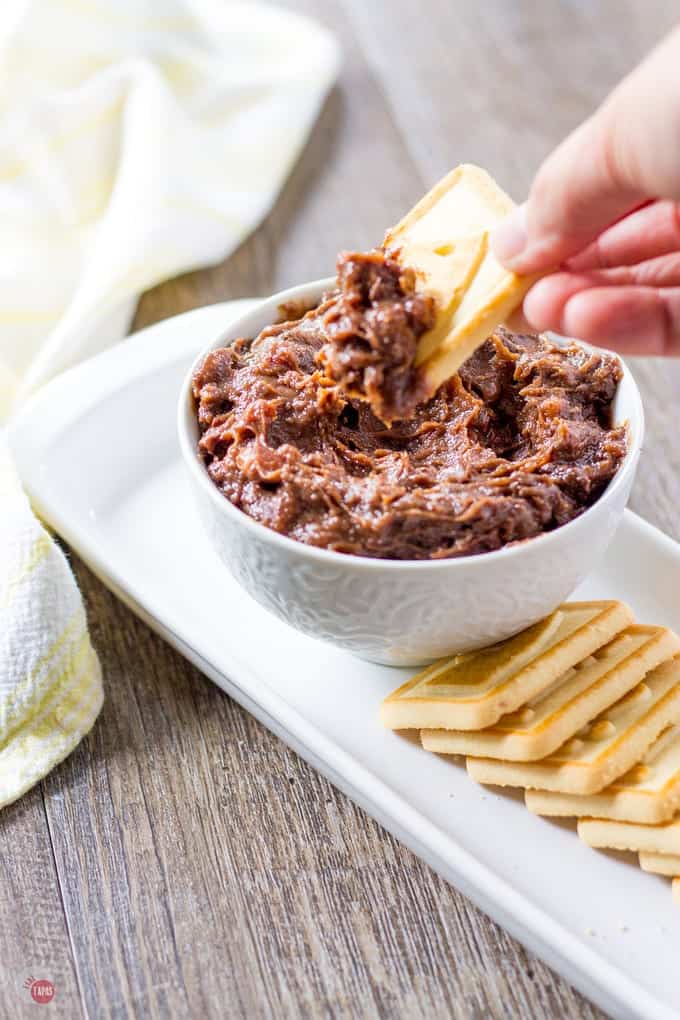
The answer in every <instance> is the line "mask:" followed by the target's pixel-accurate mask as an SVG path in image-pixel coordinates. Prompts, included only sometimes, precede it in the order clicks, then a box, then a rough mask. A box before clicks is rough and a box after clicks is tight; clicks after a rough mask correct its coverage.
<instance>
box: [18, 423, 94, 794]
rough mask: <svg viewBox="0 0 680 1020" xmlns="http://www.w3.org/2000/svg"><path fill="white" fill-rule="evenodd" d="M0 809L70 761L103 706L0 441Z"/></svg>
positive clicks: (70, 608) (57, 564) (79, 621)
mask: <svg viewBox="0 0 680 1020" xmlns="http://www.w3.org/2000/svg"><path fill="white" fill-rule="evenodd" d="M0 507H1V508H2V511H1V513H0V806H4V805H5V804H9V803H11V802H12V801H13V800H16V798H17V797H20V796H21V794H22V793H24V792H25V791H26V790H28V789H29V788H30V787H31V786H33V784H34V783H36V782H37V781H38V780H39V779H42V777H43V776H44V775H46V774H47V772H49V771H50V769H51V768H52V767H53V766H54V765H56V764H57V762H60V761H61V760H62V759H63V758H65V757H66V755H67V754H69V753H70V752H71V751H72V750H73V748H74V747H75V746H76V744H78V742H79V741H80V740H81V738H82V737H83V735H84V734H85V733H87V731H88V730H89V729H90V727H91V726H92V724H93V722H94V721H95V719H96V718H97V715H98V713H99V709H100V708H101V705H102V700H103V695H102V680H101V671H100V668H99V660H98V659H97V656H96V654H95V652H94V650H93V648H92V645H91V644H90V638H89V635H88V632H87V624H86V621H85V613H84V610H83V604H82V600H81V598H80V593H79V591H78V588H77V587H76V583H75V581H74V579H73V575H72V574H71V570H70V568H69V566H68V564H67V562H66V559H65V558H64V554H63V553H62V552H61V550H60V549H59V548H58V546H57V545H56V544H55V543H54V542H53V541H52V539H51V538H50V537H49V535H48V534H47V532H46V531H45V529H44V528H43V527H42V526H41V525H40V524H39V523H38V521H37V520H36V518H35V517H34V515H33V514H32V512H31V510H30V507H29V505H28V501H27V499H26V497H25V495H24V493H23V492H22V490H21V486H20V485H19V481H18V479H17V478H16V475H15V474H14V471H13V468H12V465H11V463H10V460H9V456H8V452H7V448H6V444H5V443H4V441H3V439H2V436H0Z"/></svg>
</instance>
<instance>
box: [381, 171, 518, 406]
mask: <svg viewBox="0 0 680 1020" xmlns="http://www.w3.org/2000/svg"><path fill="white" fill-rule="evenodd" d="M514 208H515V204H514V202H513V201H512V199H510V198H509V197H508V196H507V195H506V194H505V192H504V191H502V190H501V188H499V187H498V185H497V184H496V182H495V181H494V180H493V178H492V177H491V176H490V175H489V174H488V173H487V172H486V171H485V170H482V169H481V168H480V167H477V166H472V165H470V164H462V165H461V166H458V167H456V168H455V170H452V171H451V172H450V173H449V174H447V175H446V177H444V178H443V180H441V181H439V183H438V184H436V185H435V186H434V188H432V190H431V191H429V192H428V193H427V195H425V196H424V197H423V198H422V199H421V200H420V201H419V202H418V203H417V205H415V206H414V208H413V209H411V211H410V212H409V213H407V214H406V216H405V217H404V218H403V219H402V220H401V221H400V222H399V223H398V224H397V225H396V227H393V228H392V229H391V230H389V231H388V232H387V234H386V235H385V240H384V242H383V248H384V249H385V250H386V252H387V253H388V254H389V256H390V257H391V258H394V259H396V260H397V261H398V262H400V263H401V264H402V265H403V266H404V267H405V268H406V267H409V268H411V269H415V271H416V274H417V277H418V288H419V289H421V290H422V291H423V292H424V293H427V294H430V295H432V296H434V297H435V299H436V302H437V317H436V322H435V325H434V326H433V327H432V329H430V330H428V331H427V333H425V334H423V336H422V337H421V339H420V341H419V345H418V354H417V357H416V364H419V365H420V364H422V365H424V370H425V373H426V376H427V378H428V381H429V382H430V384H431V389H432V391H433V392H434V390H435V389H437V388H438V387H439V386H440V385H441V383H442V382H444V380H445V379H448V378H450V376H452V375H453V374H454V372H455V371H456V370H457V369H458V368H459V366H460V365H462V363H463V362H464V361H466V360H467V358H469V357H470V355H471V354H472V353H473V352H474V350H475V348H477V347H478V346H479V345H480V344H481V343H483V342H484V341H485V340H486V338H487V337H488V336H489V335H490V334H491V333H493V331H494V329H496V327H497V326H499V325H500V324H501V323H502V322H504V321H505V320H506V319H507V318H508V316H509V315H510V314H511V313H512V312H513V311H514V310H515V309H516V308H517V307H518V306H519V304H520V303H521V301H522V298H523V297H524V295H525V293H526V291H527V290H528V288H529V287H530V286H531V284H532V283H533V282H534V280H535V279H536V277H520V276H516V275H515V274H514V273H510V272H508V270H507V269H505V268H504V267H503V266H502V265H501V264H500V262H498V261H497V260H496V258H495V256H494V255H493V252H492V251H491V248H490V246H489V233H490V231H491V230H492V229H493V227H494V226H495V225H496V224H497V223H499V222H500V221H501V220H502V219H504V218H505V217H506V216H507V215H508V213H509V212H511V211H512V209H514Z"/></svg>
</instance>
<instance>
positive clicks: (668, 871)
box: [638, 850, 680, 878]
mask: <svg viewBox="0 0 680 1020" xmlns="http://www.w3.org/2000/svg"><path fill="white" fill-rule="evenodd" d="M638 856H639V859H640V867H641V868H642V870H643V871H650V872H651V873H652V874H654V875H670V876H671V877H675V878H677V877H678V876H680V854H655V853H652V852H651V851H650V850H641V851H640V853H639V855H638Z"/></svg>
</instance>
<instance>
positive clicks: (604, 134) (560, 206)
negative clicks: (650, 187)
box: [491, 113, 645, 274]
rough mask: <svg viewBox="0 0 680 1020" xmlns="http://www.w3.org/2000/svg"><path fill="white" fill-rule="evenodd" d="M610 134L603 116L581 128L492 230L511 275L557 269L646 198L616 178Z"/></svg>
mask: <svg viewBox="0 0 680 1020" xmlns="http://www.w3.org/2000/svg"><path fill="white" fill-rule="evenodd" d="M611 131H612V128H611V127H610V124H609V119H608V118H607V119H606V120H605V119H604V117H603V115H602V114H601V113H599V114H598V115H596V117H594V118H592V119H591V120H589V121H586V123H585V124H582V125H581V127H580V128H578V129H577V130H576V131H575V132H574V133H573V134H572V135H570V136H569V137H568V138H567V140H566V141H565V142H563V143H562V145H560V147H559V148H558V149H556V150H555V152H554V153H553V154H552V155H551V156H550V157H549V158H548V159H547V160H546V162H545V163H544V164H543V166H542V167H541V168H540V170H539V171H538V174H537V175H536V177H535V179H534V182H533V184H532V186H531V191H530V193H529V199H528V201H527V203H526V204H525V205H524V206H520V207H519V208H518V209H516V210H515V211H514V213H513V214H512V215H511V216H510V217H509V218H508V219H507V220H506V221H505V222H504V223H502V224H501V225H500V226H499V227H497V228H496V230H495V231H494V234H493V236H492V238H491V243H492V246H493V250H494V253H495V254H496V257H497V258H498V259H499V260H500V261H501V262H503V263H504V265H506V266H507V267H508V268H509V269H511V270H513V272H516V273H527V274H528V273H536V272H545V271H549V270H551V269H555V268H557V267H558V266H560V265H561V264H562V263H563V262H564V261H565V259H567V258H568V257H569V256H570V255H573V254H574V253H575V252H578V251H580V250H581V249H583V248H585V246H586V245H587V244H589V243H590V242H591V241H592V240H593V238H595V237H597V235H598V234H599V233H600V232H601V231H602V230H604V229H605V228H606V227H608V226H610V224H612V223H613V222H614V221H615V220H617V219H619V218H620V217H621V216H624V215H625V214H626V213H628V212H630V211H631V210H632V209H634V208H635V207H636V206H638V205H639V204H640V202H641V201H642V200H643V199H644V198H645V195H644V193H643V192H641V191H640V190H639V189H637V188H635V187H633V186H630V185H627V184H624V182H623V181H621V180H619V178H618V177H617V175H616V170H615V166H614V164H613V162H612V160H611V158H610V156H609V153H610V150H611V146H612V142H611V137H610V135H611Z"/></svg>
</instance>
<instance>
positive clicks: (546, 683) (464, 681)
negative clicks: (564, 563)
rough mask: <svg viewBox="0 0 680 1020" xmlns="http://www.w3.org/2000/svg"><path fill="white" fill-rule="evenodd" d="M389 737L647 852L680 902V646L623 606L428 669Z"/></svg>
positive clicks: (581, 608)
mask: <svg viewBox="0 0 680 1020" xmlns="http://www.w3.org/2000/svg"><path fill="white" fill-rule="evenodd" d="M381 718H382V721H383V723H384V724H385V726H387V727H389V728H390V729H418V730H420V736H421V741H422V744H423V747H424V748H425V749H426V750H428V751H435V752H436V753H438V754H451V755H465V757H466V761H467V770H468V773H469V774H470V776H471V777H472V778H473V779H475V780H476V781H477V782H479V783H485V784H492V785H494V786H514V787H522V788H524V790H525V799H526V804H527V807H528V808H529V809H530V810H531V811H533V812H535V813H536V814H540V815H553V816H556V815H557V816H563V817H569V816H570V817H575V818H577V819H578V820H579V821H578V833H579V836H580V837H581V839H583V840H584V841H585V842H586V843H588V844H590V846H594V847H607V848H612V849H617V850H633V851H636V852H637V853H639V857H640V865H641V867H642V868H644V870H645V871H653V872H656V873H658V874H662V875H669V876H671V877H672V878H673V892H674V895H675V896H676V898H677V899H678V900H679V901H680V639H679V638H678V637H677V635H675V634H674V633H673V631H671V630H668V629H667V628H666V627H653V626H648V625H642V624H636V623H635V622H634V620H633V614H632V613H631V611H630V609H629V608H628V607H627V606H625V605H623V604H622V603H621V602H615V601H606V602H569V603H565V604H564V605H562V606H560V607H559V609H557V610H556V611H555V612H554V613H552V615H551V616H549V617H547V619H545V620H542V621H541V622H540V623H537V624H535V625H534V626H533V627H529V628H528V629H527V630H525V631H523V632H522V633H521V634H517V635H516V636H515V637H512V638H509V639H508V640H507V641H503V642H501V643H500V644H497V645H493V646H492V647H490V648H484V649H481V650H480V651H476V652H466V653H463V654H460V655H456V656H454V657H453V658H450V659H446V660H441V661H439V662H436V663H434V664H433V665H431V666H428V667H427V669H425V670H423V672H421V673H419V674H418V675H417V676H416V677H414V678H413V679H412V680H409V681H408V682H407V683H405V684H403V685H402V686H401V687H399V688H398V689H397V690H396V691H394V693H393V694H390V695H389V697H387V698H386V699H385V701H384V702H383V705H382V709H381Z"/></svg>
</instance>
